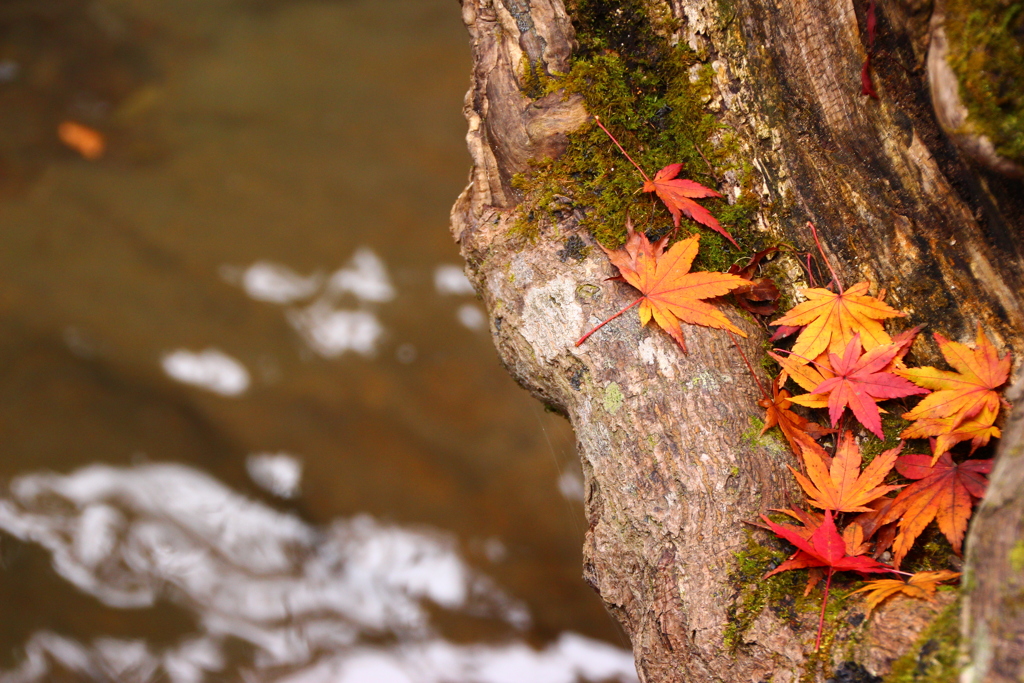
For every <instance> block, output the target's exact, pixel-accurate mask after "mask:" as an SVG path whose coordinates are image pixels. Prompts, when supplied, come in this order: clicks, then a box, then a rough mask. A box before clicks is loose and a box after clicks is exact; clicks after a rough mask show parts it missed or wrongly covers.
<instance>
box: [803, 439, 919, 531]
mask: <svg viewBox="0 0 1024 683" xmlns="http://www.w3.org/2000/svg"><path fill="white" fill-rule="evenodd" d="M902 449H903V444H902V443H901V444H900V445H899V446H897V447H896V448H892V449H890V450H888V451H885V452H883V453H880V454H879V455H878V456H876V457H875V459H874V460H872V461H871V462H870V463H869V464H868V466H867V467H866V468H865V469H864V471H863V472H861V471H860V465H861V460H862V458H861V454H860V448H858V446H857V444H856V442H855V441H854V440H853V433H852V432H849V431H847V432H844V433H843V438H842V440H841V441H840V442H839V448H838V450H837V451H836V456H835V457H834V458H832V463H831V465H830V466H828V467H827V468H826V464H825V462H824V460H823V459H822V457H821V456H820V454H819V453H818V452H816V450H815V449H810V448H805V449H804V465H805V467H806V468H807V476H806V477H805V476H804V475H803V474H801V473H800V472H797V471H796V470H795V469H793V468H792V467H790V468H789V469H790V471H791V472H792V473H793V475H794V476H795V477H796V480H797V482H798V483H799V484H800V487H801V488H803V490H804V492H806V493H807V501H808V502H809V503H810V504H811V505H813V506H814V507H819V508H823V509H826V510H835V511H836V512H871V508H870V507H867V505H868V503H870V502H871V501H873V500H875V499H876V498H881V497H882V496H884V495H885V494H887V493H889V492H890V491H896V490H898V489H900V488H902V487H900V486H892V485H882V482H883V481H884V480H885V476H886V475H887V474H888V473H889V470H891V469H892V467H893V465H894V464H896V457H897V456H898V455H899V453H900V451H901V450H902Z"/></svg>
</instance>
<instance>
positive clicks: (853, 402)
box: [812, 333, 928, 439]
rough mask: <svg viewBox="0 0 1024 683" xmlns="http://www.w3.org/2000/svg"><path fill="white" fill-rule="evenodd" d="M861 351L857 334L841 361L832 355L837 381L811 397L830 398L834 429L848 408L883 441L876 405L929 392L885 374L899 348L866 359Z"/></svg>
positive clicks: (885, 347)
mask: <svg viewBox="0 0 1024 683" xmlns="http://www.w3.org/2000/svg"><path fill="white" fill-rule="evenodd" d="M860 349H861V343H860V334H859V333H858V334H855V335H853V339H851V340H850V343H849V344H847V345H846V350H845V351H844V352H843V357H842V358H840V357H839V356H837V355H836V354H834V353H830V354H829V360H830V361H831V364H832V371H833V372H834V373H835V377H830V378H828V379H826V380H825V381H823V382H822V383H821V384H819V385H818V386H817V387H815V388H814V391H813V392H812V393H814V394H828V414H829V418H830V419H831V420H832V426H833V427H834V426H835V425H836V423H837V422H839V418H840V417H841V416H842V414H843V411H844V410H845V409H846V406H849V407H850V410H852V411H853V414H854V416H855V417H856V418H857V420H858V421H860V423H861V424H862V425H864V426H865V427H867V429H868V431H870V432H871V433H873V434H874V435H875V436H877V437H878V438H879V439H884V438H885V435H884V434H882V416H881V414H880V413H879V412H878V405H877V404H876V402H877V401H879V400H881V399H886V398H900V397H902V396H912V395H914V394H927V393H928V390H927V389H922V388H920V387H917V386H915V385H914V384H913V383H911V382H910V381H908V380H906V379H903V378H902V377H897V376H896V375H894V374H892V373H891V372H883V371H882V370H883V368H885V367H886V366H888V365H889V364H890V363H891V362H892V361H893V359H894V358H895V357H896V355H897V354H898V353H899V352H900V351H901V346H900V345H899V344H885V345H882V346H876V347H875V348H873V349H871V350H870V351H868V352H867V353H864V354H863V355H862V354H861V352H860Z"/></svg>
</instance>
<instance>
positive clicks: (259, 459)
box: [245, 453, 302, 498]
mask: <svg viewBox="0 0 1024 683" xmlns="http://www.w3.org/2000/svg"><path fill="white" fill-rule="evenodd" d="M245 470H246V472H248V473H249V477H250V478H251V479H252V480H253V481H254V482H256V484H257V485H258V486H260V487H261V488H263V489H265V490H266V491H269V492H270V493H272V494H274V495H275V496H278V497H280V498H294V497H295V496H297V495H299V484H300V483H301V481H302V461H301V460H299V459H298V458H296V457H295V456H294V455H291V454H290V453H253V454H251V455H250V456H249V457H247V458H246V459H245Z"/></svg>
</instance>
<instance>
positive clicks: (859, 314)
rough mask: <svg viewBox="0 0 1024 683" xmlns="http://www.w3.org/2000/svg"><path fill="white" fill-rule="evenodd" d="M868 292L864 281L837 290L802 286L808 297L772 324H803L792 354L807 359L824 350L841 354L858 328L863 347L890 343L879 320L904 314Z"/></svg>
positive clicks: (868, 348) (871, 347)
mask: <svg viewBox="0 0 1024 683" xmlns="http://www.w3.org/2000/svg"><path fill="white" fill-rule="evenodd" d="M867 292H868V283H867V282H858V283H857V284H855V285H853V286H852V287H850V288H848V289H847V290H846V291H844V292H840V293H838V294H836V293H835V292H830V291H829V290H827V289H805V290H803V292H802V293H803V295H804V296H806V297H807V301H805V302H803V303H802V304H799V305H798V306H795V307H794V308H793V309H791V310H790V311H789V312H788V313H786V315H784V316H782V317H781V318H779V319H778V320H776V321H775V322H773V323H772V325H805V326H806V327H804V329H803V330H802V331H801V332H800V336H799V337H797V340H796V344H794V345H793V356H794V357H796V358H797V359H798V360H799V359H801V358H802V359H807V360H810V359H812V358H814V357H816V356H818V355H820V354H821V353H822V352H823V351H825V350H828V351H830V352H832V353H836V354H841V353H842V352H843V349H845V348H846V345H847V344H849V343H850V340H851V339H853V336H854V335H855V334H857V333H858V332H859V333H860V339H861V344H862V345H863V346H864V350H865V351H867V350H870V349H873V348H875V347H876V346H881V345H882V344H890V343H892V339H891V338H890V337H889V335H888V334H887V333H886V331H885V330H884V329H883V328H882V323H881V322H879V321H881V320H885V319H886V318H895V317H899V316H903V315H905V314H904V313H902V312H900V311H897V310H896V309H895V308H893V307H891V306H890V305H889V304H887V303H885V302H884V301H882V300H880V299H877V298H875V297H873V296H866V295H867ZM805 362H806V360H805Z"/></svg>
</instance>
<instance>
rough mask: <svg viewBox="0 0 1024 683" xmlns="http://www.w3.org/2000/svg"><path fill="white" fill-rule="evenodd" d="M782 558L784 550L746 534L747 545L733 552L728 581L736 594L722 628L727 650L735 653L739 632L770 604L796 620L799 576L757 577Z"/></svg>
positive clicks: (745, 628) (778, 612)
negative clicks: (761, 542) (771, 546)
mask: <svg viewBox="0 0 1024 683" xmlns="http://www.w3.org/2000/svg"><path fill="white" fill-rule="evenodd" d="M786 557H787V555H786V553H785V552H784V551H782V550H779V549H777V548H769V547H767V546H763V545H759V544H758V543H757V542H756V541H755V540H754V539H753V537H752V536H751V534H750V533H749V532H748V533H747V547H746V549H744V550H743V551H741V552H739V553H736V565H735V568H734V569H733V571H732V572H731V573H730V574H729V583H730V584H732V586H733V588H735V590H736V597H735V599H734V600H733V604H732V605H731V606H730V607H729V612H728V615H729V623H728V624H727V625H726V627H725V635H724V637H723V641H724V644H725V647H726V648H728V649H729V650H730V651H732V652H735V651H736V649H737V648H738V647H739V646H740V644H741V643H742V642H743V634H744V633H746V632H747V630H749V629H750V627H751V626H752V625H753V623H754V620H755V619H757V617H758V616H759V615H760V614H761V611H762V610H764V608H765V607H770V608H771V609H772V610H774V611H775V612H776V614H778V615H779V616H780V617H782V619H783V620H785V621H794V620H795V619H796V617H797V615H796V611H795V609H794V605H795V601H796V599H795V596H799V595H800V594H801V593H802V588H803V583H804V582H803V579H802V577H800V576H797V574H798V572H782V573H781V574H776V575H775V576H770V577H768V578H767V579H763V580H762V579H761V577H762V576H764V574H765V573H766V572H768V571H770V570H771V569H773V568H774V567H777V566H778V565H779V564H781V563H782V562H783V560H785V559H786Z"/></svg>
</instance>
